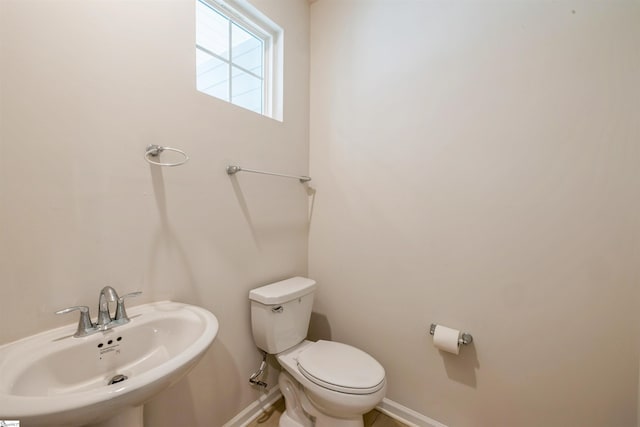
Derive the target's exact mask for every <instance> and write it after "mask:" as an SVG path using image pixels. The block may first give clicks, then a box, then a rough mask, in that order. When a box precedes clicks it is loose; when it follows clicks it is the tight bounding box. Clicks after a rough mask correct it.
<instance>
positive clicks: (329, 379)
mask: <svg viewBox="0 0 640 427" xmlns="http://www.w3.org/2000/svg"><path fill="white" fill-rule="evenodd" d="M314 290H315V281H313V280H311V279H307V278H303V277H294V278H291V279H287V280H283V281H281V282H277V283H274V284H271V285H267V286H263V287H261V288H257V289H254V290H252V291H251V292H250V294H249V298H250V299H251V323H252V329H253V335H254V340H255V342H256V344H257V345H258V347H259V348H261V349H262V350H264V351H266V352H267V353H269V354H274V355H276V358H277V360H278V362H279V363H280V366H281V367H282V371H281V373H280V377H279V379H278V382H279V384H280V390H281V392H282V394H283V395H284V398H285V406H286V410H285V412H284V414H283V415H282V417H281V419H280V427H311V426H316V427H363V426H364V423H363V418H362V416H363V414H365V413H366V412H369V411H370V410H371V409H373V408H374V407H375V406H376V405H377V404H378V403H380V401H382V399H383V398H384V395H385V392H386V387H387V382H386V377H385V371H384V368H383V367H382V365H380V363H378V361H376V360H375V359H374V358H373V357H372V356H370V355H369V354H367V353H366V352H364V351H362V350H360V349H357V348H355V347H353V346H350V345H347V344H343V343H338V342H333V341H325V340H320V341H317V342H313V341H307V340H305V339H304V338H305V336H306V334H307V330H308V326H309V319H310V316H311V308H312V302H313V292H314Z"/></svg>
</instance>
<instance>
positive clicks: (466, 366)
mask: <svg viewBox="0 0 640 427" xmlns="http://www.w3.org/2000/svg"><path fill="white" fill-rule="evenodd" d="M438 351H439V353H440V356H441V357H442V361H443V362H444V369H445V370H446V372H447V377H448V378H449V379H450V380H452V381H455V382H458V383H461V384H464V385H467V386H469V387H473V388H476V386H477V381H476V370H478V368H480V361H479V360H478V354H477V353H476V346H475V344H474V343H471V344H470V345H465V346H463V348H461V349H460V354H457V355H456V354H451V353H447V352H446V351H442V350H438Z"/></svg>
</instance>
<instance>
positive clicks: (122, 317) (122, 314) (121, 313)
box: [113, 291, 142, 324]
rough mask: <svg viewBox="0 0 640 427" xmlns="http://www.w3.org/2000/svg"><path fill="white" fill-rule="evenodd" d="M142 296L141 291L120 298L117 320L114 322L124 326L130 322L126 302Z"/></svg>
mask: <svg viewBox="0 0 640 427" xmlns="http://www.w3.org/2000/svg"><path fill="white" fill-rule="evenodd" d="M140 294H142V292H141V291H137V292H131V293H128V294H126V295H122V296H121V297H120V298H118V306H117V307H116V317H115V319H113V321H114V322H116V323H117V324H124V323H128V322H129V316H127V310H126V309H125V308H124V300H125V299H126V298H133V297H137V296H138V295H140Z"/></svg>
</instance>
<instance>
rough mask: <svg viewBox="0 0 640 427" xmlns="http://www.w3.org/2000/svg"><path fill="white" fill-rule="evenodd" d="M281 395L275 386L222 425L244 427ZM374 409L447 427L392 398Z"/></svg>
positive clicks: (427, 426) (412, 423)
mask: <svg viewBox="0 0 640 427" xmlns="http://www.w3.org/2000/svg"><path fill="white" fill-rule="evenodd" d="M281 397H282V393H280V387H278V386H275V387H273V388H272V389H271V390H269V392H268V393H267V394H264V395H262V396H260V398H259V399H257V400H255V401H253V402H252V403H251V404H249V406H247V407H246V408H244V409H243V410H242V412H240V413H239V414H238V415H236V416H235V417H233V418H232V419H231V420H229V421H227V422H226V423H225V424H224V425H223V426H222V427H246V426H247V425H248V424H249V423H251V422H252V421H253V420H255V419H256V418H258V417H259V416H260V415H261V414H262V412H263V411H264V410H265V409H267V408H268V407H269V406H271V405H273V404H274V403H276V402H277V401H278V399H280V398H281ZM376 409H377V410H378V411H380V412H382V413H383V414H385V415H387V416H389V417H391V418H393V419H394V420H396V421H400V422H401V423H403V424H406V425H407V426H409V427H447V426H446V425H444V424H442V423H440V422H438V421H436V420H434V419H431V418H429V417H427V416H425V415H422V414H420V413H418V412H416V411H414V410H413V409H409V408H407V407H406V406H402V405H401V404H399V403H396V402H394V401H393V400H390V399H387V398H386V397H385V398H384V399H382V402H380V404H379V405H378V406H376Z"/></svg>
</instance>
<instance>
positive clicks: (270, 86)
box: [196, 0, 282, 120]
mask: <svg viewBox="0 0 640 427" xmlns="http://www.w3.org/2000/svg"><path fill="white" fill-rule="evenodd" d="M241 4H242V8H240V7H239V5H240V3H239V2H238V4H236V3H231V2H229V3H223V2H222V1H220V0H196V86H197V89H198V90H199V91H200V92H203V93H206V94H207V95H211V96H215V97H216V98H220V99H223V100H225V101H227V102H231V103H232V104H235V105H237V106H239V107H243V108H246V109H248V110H251V111H255V112H256V113H259V114H263V115H265V116H269V117H273V118H276V119H279V120H281V114H282V113H281V110H282V109H281V106H280V99H281V95H280V94H279V93H278V91H279V90H280V88H281V83H280V82H281V78H279V77H280V76H279V75H281V72H280V69H281V67H280V66H279V60H280V59H281V56H282V55H281V50H282V49H281V46H279V45H281V42H280V40H281V39H282V37H281V34H282V29H280V28H279V27H278V26H277V25H275V24H274V23H273V22H272V21H270V20H269V19H268V18H266V17H265V16H264V15H263V14H261V13H260V12H259V11H257V10H256V9H254V8H253V7H252V6H250V5H248V3H246V2H243V3H241Z"/></svg>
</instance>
